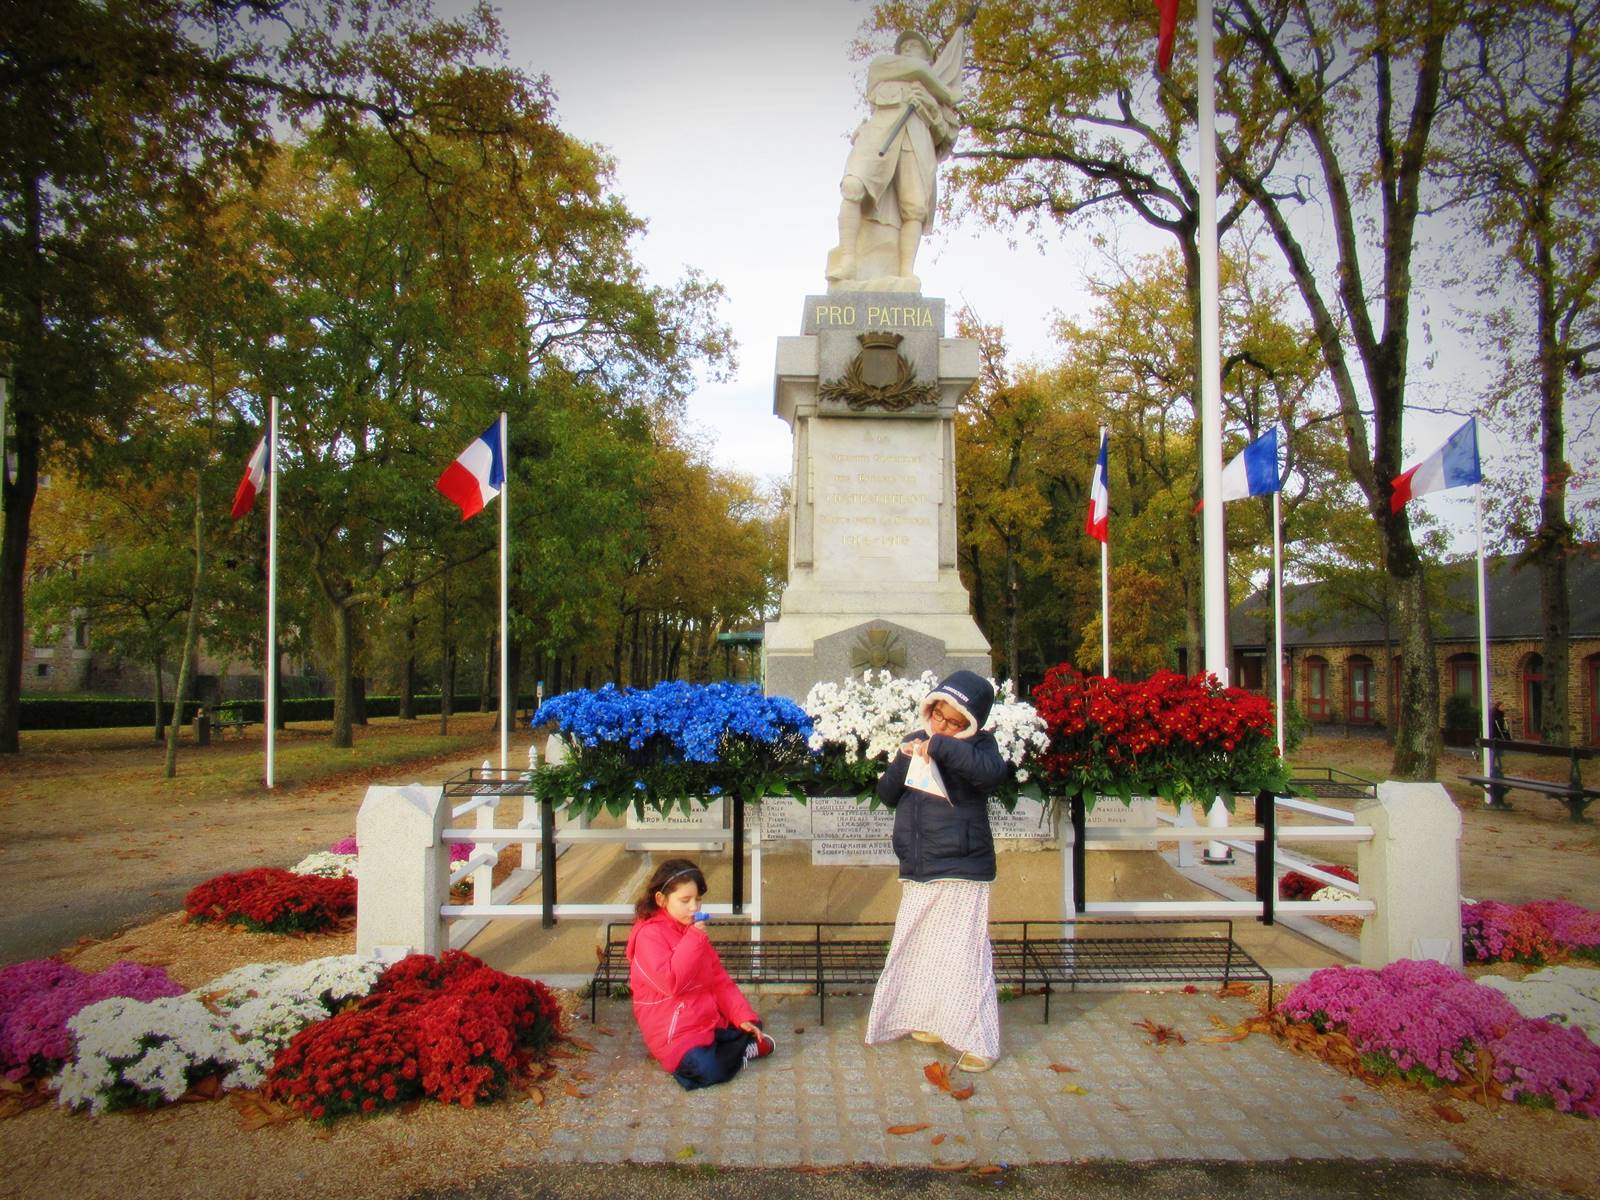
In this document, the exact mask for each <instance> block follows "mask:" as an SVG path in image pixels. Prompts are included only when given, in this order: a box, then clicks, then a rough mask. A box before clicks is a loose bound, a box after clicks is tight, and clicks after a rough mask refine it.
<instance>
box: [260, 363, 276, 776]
mask: <svg viewBox="0 0 1600 1200" xmlns="http://www.w3.org/2000/svg"><path fill="white" fill-rule="evenodd" d="M271 402H272V415H271V417H270V418H268V422H267V710H266V712H264V713H262V715H261V724H262V726H263V727H264V728H265V729H266V731H267V787H268V788H269V789H270V788H271V787H272V786H273V782H274V779H273V775H274V771H273V764H274V760H275V759H276V757H277V753H278V397H277V394H276V393H274V394H273V396H272V401H271Z"/></svg>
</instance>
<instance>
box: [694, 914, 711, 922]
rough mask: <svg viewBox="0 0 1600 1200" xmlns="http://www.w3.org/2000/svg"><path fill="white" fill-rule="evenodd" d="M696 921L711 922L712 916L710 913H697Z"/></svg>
mask: <svg viewBox="0 0 1600 1200" xmlns="http://www.w3.org/2000/svg"><path fill="white" fill-rule="evenodd" d="M694 919H695V920H696V921H709V920H711V914H710V913H708V912H697V913H695V915H694Z"/></svg>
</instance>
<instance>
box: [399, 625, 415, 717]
mask: <svg viewBox="0 0 1600 1200" xmlns="http://www.w3.org/2000/svg"><path fill="white" fill-rule="evenodd" d="M410 599H411V601H412V603H413V604H414V603H415V602H416V594H415V593H413V594H412V595H411V597H410ZM400 719H401V720H402V721H415V720H416V719H417V614H416V609H415V608H412V609H411V610H410V611H409V612H408V613H407V615H406V666H405V670H404V671H402V672H401V674H400Z"/></svg>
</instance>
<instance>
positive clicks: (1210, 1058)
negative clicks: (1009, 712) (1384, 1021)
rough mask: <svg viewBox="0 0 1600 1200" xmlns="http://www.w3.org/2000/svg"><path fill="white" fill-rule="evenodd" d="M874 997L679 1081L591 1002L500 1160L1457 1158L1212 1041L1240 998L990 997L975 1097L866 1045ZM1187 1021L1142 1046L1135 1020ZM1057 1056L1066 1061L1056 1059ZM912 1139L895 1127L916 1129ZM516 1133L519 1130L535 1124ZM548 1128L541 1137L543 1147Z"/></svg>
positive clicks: (1247, 1052)
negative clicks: (564, 1058) (549, 1106)
mask: <svg viewBox="0 0 1600 1200" xmlns="http://www.w3.org/2000/svg"><path fill="white" fill-rule="evenodd" d="M869 1003H870V1001H869V998H868V997H866V996H851V997H844V998H841V999H839V1000H838V1001H836V1002H830V1004H829V1006H828V1012H829V1021H828V1023H827V1025H825V1026H819V1025H817V1024H815V1017H816V1008H815V1004H814V1002H813V1001H811V1000H809V999H807V998H804V997H767V998H764V999H763V1000H762V1001H761V1004H760V1007H761V1009H762V1012H763V1016H764V1018H765V1020H766V1023H767V1027H768V1029H769V1030H771V1031H772V1033H773V1034H774V1036H775V1037H776V1038H777V1039H778V1042H779V1045H778V1050H777V1053H776V1054H774V1055H773V1056H772V1057H771V1058H769V1059H765V1060H763V1061H761V1062H757V1063H753V1064H751V1065H749V1066H748V1067H746V1069H745V1070H744V1071H742V1072H741V1073H740V1074H739V1076H738V1077H737V1078H735V1079H734V1080H732V1081H731V1082H729V1083H727V1084H724V1085H722V1086H719V1087H714V1088H707V1089H704V1090H701V1091H696V1092H684V1091H682V1090H681V1089H680V1088H679V1087H678V1085H677V1084H676V1083H675V1082H673V1080H672V1079H671V1077H670V1076H668V1075H667V1074H666V1073H665V1072H663V1071H662V1070H661V1069H660V1068H659V1067H658V1066H657V1065H656V1064H655V1063H654V1062H653V1061H652V1060H651V1059H650V1058H649V1056H648V1055H647V1054H646V1052H645V1050H644V1046H643V1044H642V1042H641V1041H640V1039H639V1036H638V1032H637V1030H636V1028H635V1027H634V1025H633V1021H632V1015H631V1011H630V1009H629V1006H628V1002H627V1001H626V1000H617V1001H609V1002H602V1007H601V1014H600V1024H601V1025H602V1026H603V1027H604V1028H606V1029H608V1030H610V1031H611V1035H610V1036H603V1035H600V1034H598V1033H596V1032H595V1031H593V1030H591V1029H590V1028H589V1027H588V1026H587V1025H586V1024H585V1025H584V1026H582V1027H581V1029H582V1032H583V1036H584V1037H585V1038H586V1039H588V1040H590V1041H592V1042H593V1043H594V1044H595V1047H596V1049H595V1051H594V1052H593V1053H591V1054H588V1055H586V1056H585V1061H584V1063H583V1068H584V1070H586V1071H587V1072H589V1073H590V1075H592V1076H593V1078H592V1080H590V1081H588V1082H586V1083H585V1084H584V1090H585V1092H586V1098H584V1099H582V1100H581V1101H576V1102H569V1103H567V1104H565V1105H564V1106H563V1107H562V1108H561V1110H560V1112H559V1116H558V1120H557V1123H556V1125H555V1127H554V1129H553V1130H551V1132H550V1136H549V1139H548V1141H544V1140H543V1139H542V1138H538V1139H534V1138H530V1141H529V1144H528V1149H527V1151H526V1152H525V1154H523V1155H520V1156H519V1154H518V1153H517V1152H515V1151H513V1152H512V1153H511V1154H509V1155H508V1156H507V1158H506V1160H505V1165H506V1166H512V1167H515V1166H519V1165H530V1164H532V1163H534V1162H540V1163H579V1162H582V1163H624V1162H627V1163H677V1164H707V1165H714V1166H718V1167H735V1166H742V1167H796V1166H812V1167H828V1166H842V1165H846V1164H857V1163H860V1164H889V1165H899V1166H920V1167H930V1166H933V1167H937V1166H949V1165H954V1164H962V1163H968V1162H971V1163H973V1164H974V1165H985V1164H989V1163H1005V1164H1008V1165H1013V1166H1014V1165H1019V1164H1029V1163H1052V1162H1067V1161H1074V1160H1081V1159H1102V1160H1116V1161H1122V1162H1141V1161H1162V1160H1181V1159H1211V1160H1234V1161H1240V1162H1254V1163H1260V1162H1276V1161H1283V1160H1289V1159H1356V1160H1389V1161H1399V1160H1420V1161H1425V1162H1433V1163H1453V1162H1457V1161H1459V1158H1460V1156H1459V1154H1458V1152H1457V1151H1456V1150H1454V1149H1453V1148H1452V1147H1451V1146H1449V1145H1448V1143H1445V1142H1443V1141H1439V1140H1436V1139H1428V1138H1425V1137H1419V1136H1417V1135H1413V1134H1411V1133H1408V1132H1407V1129H1406V1126H1405V1124H1404V1123H1403V1121H1402V1120H1401V1117H1400V1115H1399V1113H1398V1112H1397V1111H1396V1110H1395V1109H1394V1108H1393V1107H1392V1106H1391V1105H1390V1104H1389V1103H1388V1102H1387V1101H1386V1100H1384V1098H1383V1097H1382V1096H1381V1095H1379V1094H1378V1093H1376V1092H1373V1091H1371V1090H1369V1089H1367V1088H1365V1087H1361V1086H1359V1085H1357V1084H1355V1083H1353V1082H1352V1081H1351V1080H1350V1079H1349V1078H1348V1077H1346V1076H1344V1075H1342V1074H1340V1073H1338V1072H1337V1071H1335V1070H1333V1069H1332V1068H1331V1067H1327V1066H1325V1065H1324V1064H1321V1063H1318V1062H1316V1061H1314V1060H1310V1059H1307V1058H1304V1057H1302V1056H1299V1055H1295V1054H1293V1053H1292V1052H1290V1051H1289V1050H1287V1049H1285V1048H1283V1047H1282V1046H1280V1045H1278V1044H1277V1043H1276V1042H1274V1041H1272V1040H1271V1039H1269V1038H1267V1037H1264V1036H1252V1037H1248V1038H1245V1039H1244V1040H1242V1041H1239V1042H1228V1043H1218V1044H1207V1043H1203V1042H1201V1041H1200V1040H1199V1039H1200V1038H1202V1037H1204V1036H1206V1035H1207V1034H1209V1033H1212V1032H1214V1030H1215V1026H1214V1024H1213V1022H1212V1017H1213V1016H1216V1017H1217V1018H1219V1019H1221V1020H1222V1021H1225V1022H1227V1023H1230V1024H1231V1023H1233V1022H1236V1021H1238V1020H1240V1019H1242V1018H1244V1017H1245V1016H1247V1015H1249V1013H1250V1012H1251V1011H1252V1010H1251V1009H1250V1007H1249V1006H1248V1004H1246V1003H1245V1002H1244V1001H1241V1000H1229V999H1221V998H1218V997H1215V996H1213V995H1210V994H1207V993H1200V994H1189V995H1186V994H1183V993H1181V992H1163V993H1135V992H1117V993H1109V992H1100V993H1087V994H1084V993H1080V994H1077V995H1073V996H1063V997H1058V998H1057V999H1056V1000H1055V1001H1054V1003H1053V1004H1052V1006H1051V1023H1050V1024H1049V1025H1045V1024H1044V1023H1043V1022H1042V1020H1041V1019H1040V1002H1039V1001H1037V1000H1034V999H1025V1000H1020V1001H1016V1002H1013V1003H1010V1004H1007V1005H1005V1006H1004V1007H1003V1008H1002V1010H1001V1026H1002V1040H1003V1045H1004V1051H1005V1056H1004V1057H1003V1058H1002V1059H1001V1060H1000V1062H999V1063H998V1064H997V1065H996V1066H995V1068H994V1069H993V1070H992V1071H990V1072H988V1073H986V1074H983V1075H977V1076H964V1075H962V1074H960V1073H954V1072H953V1073H952V1077H953V1078H954V1079H955V1080H958V1081H962V1082H958V1083H957V1086H958V1087H959V1086H963V1083H964V1082H971V1083H972V1084H973V1085H974V1088H975V1090H974V1093H973V1095H972V1096H971V1098H970V1099H967V1100H965V1101H958V1100H955V1099H953V1098H952V1097H951V1096H950V1095H948V1094H946V1093H944V1092H942V1091H940V1090H938V1089H936V1088H935V1087H933V1086H932V1085H931V1084H930V1083H929V1082H928V1081H927V1079H926V1077H925V1075H924V1073H923V1068H924V1066H925V1065H926V1064H928V1063H930V1062H934V1061H943V1062H944V1063H945V1064H946V1065H947V1066H948V1065H950V1063H951V1062H952V1061H953V1058H954V1056H953V1055H952V1054H951V1053H950V1052H949V1051H947V1050H944V1049H943V1048H941V1047H929V1046H925V1045H921V1044H919V1043H916V1042H913V1041H911V1040H910V1039H905V1040H902V1041H900V1042H896V1043H894V1044H892V1045H888V1046H880V1047H866V1046H864V1045H863V1044H862V1040H861V1039H862V1034H863V1031H864V1029H865V1025H866V1013H867V1008H868V1005H869ZM1146 1019H1148V1020H1150V1021H1153V1022H1156V1023H1157V1024H1161V1025H1169V1026H1172V1027H1173V1028H1175V1029H1177V1030H1178V1031H1179V1032H1181V1033H1182V1034H1184V1036H1185V1037H1186V1038H1187V1039H1188V1042H1187V1044H1186V1045H1182V1046H1179V1045H1165V1046H1157V1045H1154V1044H1153V1042H1152V1039H1151V1038H1150V1036H1149V1035H1148V1034H1147V1033H1146V1032H1145V1031H1144V1030H1143V1029H1141V1028H1139V1027H1138V1023H1139V1022H1140V1021H1143V1020H1146ZM1052 1064H1055V1065H1060V1066H1070V1067H1072V1068H1074V1070H1073V1071H1071V1072H1058V1071H1056V1070H1054V1069H1052ZM922 1124H925V1125H926V1126H927V1128H925V1129H920V1130H917V1131H915V1132H912V1133H908V1134H892V1133H890V1132H888V1130H889V1129H890V1128H891V1127H894V1126H907V1125H922ZM530 1132H532V1131H531V1130H530ZM541 1141H543V1145H542V1146H541V1145H540V1144H539V1143H540V1142H541Z"/></svg>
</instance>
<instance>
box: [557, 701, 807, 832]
mask: <svg viewBox="0 0 1600 1200" xmlns="http://www.w3.org/2000/svg"><path fill="white" fill-rule="evenodd" d="M533 725H534V727H535V728H539V727H541V726H546V725H553V726H554V727H555V729H556V731H557V732H558V733H560V734H561V736H562V737H564V738H565V739H566V740H567V742H568V743H569V745H570V746H571V748H572V757H571V759H570V760H569V761H568V762H566V763H562V764H560V765H558V766H554V767H550V766H546V767H541V768H540V770H539V772H538V775H537V776H536V780H535V786H536V788H537V790H538V792H539V794H540V796H541V797H548V798H549V799H551V801H552V802H554V803H555V804H557V805H558V806H570V807H573V808H576V809H579V810H582V811H585V812H588V813H590V814H594V813H598V812H600V811H601V810H602V809H605V810H608V811H610V812H612V813H614V814H616V813H621V812H622V811H624V810H625V809H627V808H629V807H632V808H633V809H634V810H635V811H637V812H639V813H641V814H642V813H643V812H644V810H645V809H646V808H652V809H656V810H658V811H663V812H665V811H667V810H669V809H671V808H673V807H675V806H676V807H678V808H679V809H681V810H682V811H684V812H688V811H689V810H690V808H691V807H692V806H694V805H695V804H703V803H705V802H706V800H707V799H709V798H710V797H713V796H718V795H721V794H723V793H728V794H731V795H736V796H741V797H743V798H744V799H745V800H746V801H752V800H759V799H761V798H762V797H763V796H767V795H772V794H774V793H779V792H781V793H785V794H792V791H793V789H794V786H795V784H796V783H797V782H798V781H799V780H801V779H803V778H805V777H806V776H807V775H809V773H810V760H811V753H810V750H809V749H808V747H807V745H806V739H807V738H808V737H809V736H810V735H811V718H810V717H808V716H807V715H806V713H805V710H803V709H802V708H801V707H800V706H799V705H798V704H796V703H795V702H794V701H792V700H789V699H787V698H785V697H782V696H763V695H762V694H761V692H760V691H758V690H757V689H756V688H754V687H749V686H746V685H742V684H733V683H710V684H691V683H661V684H657V685H656V686H655V687H653V688H651V689H650V690H648V691H640V690H638V689H636V688H618V687H615V686H613V685H611V684H607V685H606V686H605V687H602V688H601V689H600V690H598V691H594V692H589V691H578V692H566V693H564V694H562V695H560V696H556V697H554V698H552V699H550V700H548V701H546V702H545V703H544V704H542V705H541V706H540V707H539V711H538V712H536V713H534V714H533Z"/></svg>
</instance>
